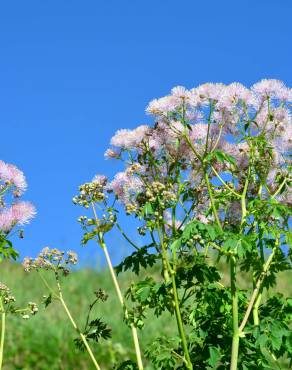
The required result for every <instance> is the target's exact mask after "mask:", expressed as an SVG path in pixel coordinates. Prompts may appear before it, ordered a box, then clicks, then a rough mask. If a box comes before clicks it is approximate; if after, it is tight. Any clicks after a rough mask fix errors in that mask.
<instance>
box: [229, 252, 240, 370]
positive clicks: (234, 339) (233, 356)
mask: <svg viewBox="0 0 292 370" xmlns="http://www.w3.org/2000/svg"><path fill="white" fill-rule="evenodd" d="M230 284H231V297H232V326H233V336H232V352H231V365H230V370H237V362H238V350H239V329H238V292H237V288H236V260H235V257H231V258H230Z"/></svg>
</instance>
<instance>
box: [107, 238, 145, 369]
mask: <svg viewBox="0 0 292 370" xmlns="http://www.w3.org/2000/svg"><path fill="white" fill-rule="evenodd" d="M101 247H102V249H103V251H104V255H105V258H106V261H107V264H108V268H109V270H110V274H111V277H112V280H113V283H114V286H115V289H116V293H117V296H118V298H119V301H120V304H121V306H122V308H123V309H124V312H125V318H126V319H128V317H129V316H128V311H127V309H126V307H125V302H124V297H123V295H122V292H121V289H120V286H119V283H118V280H117V277H116V273H115V271H114V268H113V265H112V262H111V259H110V256H109V253H108V250H107V247H106V244H105V243H104V242H101ZM130 326H131V330H132V337H133V342H134V347H135V352H136V359H137V364H138V369H139V370H143V363H142V356H141V350H140V345H139V339H138V333H137V329H136V327H135V326H134V324H131V325H130Z"/></svg>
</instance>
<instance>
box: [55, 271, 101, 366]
mask: <svg viewBox="0 0 292 370" xmlns="http://www.w3.org/2000/svg"><path fill="white" fill-rule="evenodd" d="M55 276H56V281H57V286H58V291H59V300H60V302H61V304H62V306H63V308H64V310H65V312H66V314H67V316H68V318H69V320H70V322H71V324H72V326H73V328H74V329H75V330H76V331H77V333H78V334H79V336H80V338H81V340H82V342H83V344H84V346H85V348H86V350H87V352H88V354H89V356H90V358H91V360H92V362H93V364H94V367H95V368H96V369H97V370H101V369H100V366H99V365H98V363H97V361H96V359H95V357H94V354H93V353H92V350H91V348H90V347H89V344H88V342H87V339H86V337H85V335H84V334H83V333H81V331H80V330H79V328H78V326H77V324H76V322H75V320H74V319H73V317H72V315H71V312H70V311H69V308H68V307H67V305H66V302H65V301H64V298H63V294H62V290H61V285H60V283H59V278H58V274H57V273H55Z"/></svg>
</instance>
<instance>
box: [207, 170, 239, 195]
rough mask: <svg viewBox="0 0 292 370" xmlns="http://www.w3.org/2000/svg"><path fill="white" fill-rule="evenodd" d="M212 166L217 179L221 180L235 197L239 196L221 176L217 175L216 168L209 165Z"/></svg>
mask: <svg viewBox="0 0 292 370" xmlns="http://www.w3.org/2000/svg"><path fill="white" fill-rule="evenodd" d="M211 168H212V171H213V172H214V173H215V175H216V177H218V179H219V180H220V181H221V183H222V184H223V185H224V186H225V187H226V188H227V189H228V190H229V191H230V192H231V193H232V194H234V195H236V196H237V197H241V195H240V194H238V193H237V192H236V191H234V190H233V189H232V188H231V187H230V186H229V185H228V184H227V183H226V182H225V181H224V180H223V179H222V177H221V176H220V175H219V173H218V172H217V171H216V169H215V168H214V167H213V166H211Z"/></svg>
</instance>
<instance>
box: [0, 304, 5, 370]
mask: <svg viewBox="0 0 292 370" xmlns="http://www.w3.org/2000/svg"><path fill="white" fill-rule="evenodd" d="M0 303H1V304H0V308H1V338H0V370H1V369H2V364H3V355H4V340H5V322H6V313H5V310H4V307H3V301H2V298H1V302H0Z"/></svg>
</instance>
